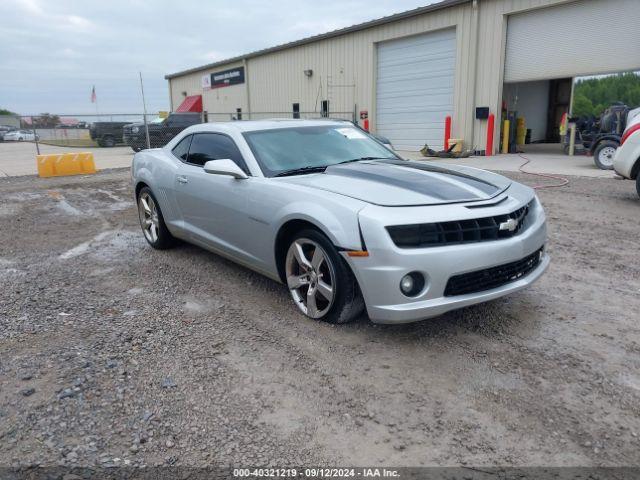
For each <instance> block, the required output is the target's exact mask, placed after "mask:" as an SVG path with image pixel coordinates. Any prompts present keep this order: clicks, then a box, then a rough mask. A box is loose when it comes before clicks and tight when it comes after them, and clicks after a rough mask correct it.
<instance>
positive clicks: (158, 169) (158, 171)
mask: <svg viewBox="0 0 640 480" xmlns="http://www.w3.org/2000/svg"><path fill="white" fill-rule="evenodd" d="M177 171H178V163H177V160H176V159H174V158H173V156H172V155H171V153H169V152H167V151H166V150H165V149H162V148H154V149H150V150H143V151H141V152H138V153H136V154H135V155H134V157H133V163H132V168H131V176H132V182H133V187H134V189H136V190H137V187H138V186H140V184H142V183H144V184H145V185H147V186H149V188H150V189H151V191H152V192H153V194H154V196H155V197H156V200H157V201H158V204H159V205H160V209H161V210H162V215H163V217H164V220H165V223H166V224H167V227H168V228H169V231H170V232H171V233H172V234H174V235H177V236H181V232H182V228H183V225H182V218H181V216H180V213H179V212H180V210H179V209H178V205H177V204H176V199H175V195H174V181H175V175H176V172H177ZM136 200H137V199H136Z"/></svg>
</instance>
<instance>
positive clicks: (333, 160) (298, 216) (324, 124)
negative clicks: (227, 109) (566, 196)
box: [132, 120, 549, 323]
mask: <svg viewBox="0 0 640 480" xmlns="http://www.w3.org/2000/svg"><path fill="white" fill-rule="evenodd" d="M132 181H133V187H134V191H135V200H136V202H137V205H138V213H139V219H140V225H141V227H142V231H143V234H144V237H145V239H146V240H147V242H148V243H149V244H150V245H151V246H152V247H153V248H157V249H164V248H168V247H170V246H171V245H172V244H173V242H174V240H175V239H176V238H180V239H182V240H185V241H187V242H192V243H195V244H197V245H200V246H202V247H204V248H206V249H209V250H211V251H213V252H217V253H218V254H220V255H223V256H225V257H228V258H230V259H232V260H234V261H236V262H237V263H239V264H241V265H244V266H246V267H249V268H252V269H254V270H256V271H257V272H260V273H262V274H264V275H266V276H268V277H270V278H272V279H274V280H276V281H279V282H282V283H284V284H286V285H287V287H288V289H289V292H290V294H291V297H292V298H293V302H294V304H295V305H296V306H297V308H298V309H299V310H300V311H301V312H302V313H303V314H304V315H306V316H308V317H311V318H314V319H319V320H325V321H328V322H336V323H342V322H346V321H349V320H351V319H353V318H355V317H356V316H357V315H358V314H359V313H360V312H361V311H362V309H363V308H366V311H367V313H368V315H369V317H370V318H371V319H372V320H373V321H374V322H380V323H403V322H412V321H416V320H420V319H424V318H428V317H433V316H436V315H440V314H442V313H444V312H446V311H448V310H452V309H455V308H460V307H464V306H467V305H472V304H476V303H480V302H485V301H487V300H491V299H494V298H498V297H501V296H503V295H506V294H508V293H512V292H515V291H518V290H520V289H523V288H525V287H527V286H528V285H530V284H531V283H532V282H534V281H535V280H536V279H538V278H539V277H540V276H541V275H542V273H543V272H544V271H545V269H546V268H547V266H548V264H549V257H548V255H547V254H546V251H545V242H546V223H545V215H544V211H543V209H542V206H541V204H540V202H539V201H538V199H537V197H536V195H535V193H534V191H533V190H532V189H531V188H529V187H526V186H524V185H521V184H519V183H516V182H513V181H511V180H509V179H508V178H505V177H503V176H501V175H497V174H494V173H490V172H486V171H483V170H479V169H475V168H470V167H461V166H452V165H438V164H436V163H431V162H430V163H425V162H415V161H407V160H403V159H402V158H400V157H399V156H398V155H397V154H395V153H394V152H392V151H390V150H389V149H388V148H386V147H384V146H383V145H381V144H380V143H379V142H378V141H376V140H374V139H373V138H371V137H370V136H369V135H368V134H367V133H366V132H363V131H361V130H359V129H357V128H355V127H354V126H351V125H346V124H345V123H344V122H331V121H320V120H316V121H313V120H305V121H301V120H282V121H247V122H228V123H207V124H202V125H196V126H193V127H190V128H187V129H186V130H184V131H183V132H181V133H180V134H179V135H177V136H176V137H175V138H174V139H173V140H171V141H170V142H169V143H168V144H167V145H166V146H165V147H164V148H160V149H154V150H145V151H142V152H139V153H137V154H136V155H134V158H133V165H132Z"/></svg>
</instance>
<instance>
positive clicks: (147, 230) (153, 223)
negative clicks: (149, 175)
mask: <svg viewBox="0 0 640 480" xmlns="http://www.w3.org/2000/svg"><path fill="white" fill-rule="evenodd" d="M138 215H139V217H140V225H141V226H142V231H143V232H144V236H145V237H146V239H147V240H148V241H149V242H150V243H156V241H157V240H158V231H159V229H160V223H159V219H158V208H157V207H156V202H155V201H154V200H153V197H152V196H151V195H149V193H147V192H142V194H141V195H140V198H138Z"/></svg>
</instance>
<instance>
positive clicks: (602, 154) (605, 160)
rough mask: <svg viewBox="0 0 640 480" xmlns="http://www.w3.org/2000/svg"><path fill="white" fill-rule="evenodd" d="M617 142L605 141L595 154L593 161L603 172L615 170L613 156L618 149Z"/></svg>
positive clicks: (599, 145) (600, 144)
mask: <svg viewBox="0 0 640 480" xmlns="http://www.w3.org/2000/svg"><path fill="white" fill-rule="evenodd" d="M618 146H619V145H618V144H617V143H616V142H612V141H611V140H604V141H602V142H600V143H599V144H598V146H597V147H596V149H595V150H594V152H593V161H594V162H595V164H596V165H597V166H598V168H599V169H601V170H613V155H614V154H615V153H616V148H618Z"/></svg>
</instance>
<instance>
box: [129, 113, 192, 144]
mask: <svg viewBox="0 0 640 480" xmlns="http://www.w3.org/2000/svg"><path fill="white" fill-rule="evenodd" d="M201 115H202V114H200V113H196V112H188V113H186V112H185V113H171V114H169V116H168V117H167V118H156V119H155V120H152V121H151V122H149V123H148V124H147V128H148V129H149V143H150V144H151V148H158V147H164V146H165V145H166V144H167V143H169V141H170V140H171V139H172V138H173V137H175V136H176V135H178V134H179V133H180V132H181V131H182V130H184V129H185V128H187V127H190V126H191V125H196V124H198V123H202V116H201ZM122 138H123V140H124V143H126V144H127V145H129V146H130V147H131V148H132V149H133V151H134V152H139V151H140V150H142V149H144V148H147V138H146V133H145V130H144V123H132V124H129V125H126V126H125V127H124V133H123V137H122Z"/></svg>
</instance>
